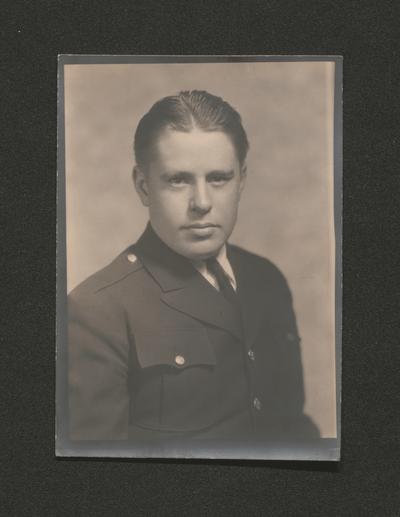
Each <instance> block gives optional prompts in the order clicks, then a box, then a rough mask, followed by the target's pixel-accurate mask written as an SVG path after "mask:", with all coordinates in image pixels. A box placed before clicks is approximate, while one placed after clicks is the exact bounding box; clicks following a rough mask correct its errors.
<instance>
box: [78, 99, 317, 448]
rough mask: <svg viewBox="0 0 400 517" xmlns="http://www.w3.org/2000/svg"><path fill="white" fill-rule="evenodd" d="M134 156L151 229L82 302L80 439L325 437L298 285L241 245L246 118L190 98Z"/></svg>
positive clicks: (159, 108) (142, 132)
mask: <svg viewBox="0 0 400 517" xmlns="http://www.w3.org/2000/svg"><path fill="white" fill-rule="evenodd" d="M134 148H135V156H136V166H135V168H134V184H135V188H136V190H137V192H138V194H139V197H140V199H141V201H142V203H143V205H144V206H146V207H148V210H149V219H150V221H149V224H148V226H147V228H146V230H145V232H144V233H143V235H142V236H141V237H140V239H139V240H138V242H137V243H136V244H134V245H133V246H131V247H130V248H128V249H127V250H126V251H124V252H123V253H121V254H120V255H119V256H118V257H117V258H116V259H115V260H114V261H113V262H112V263H111V264H110V265H109V266H107V267H106V268H104V269H103V270H101V271H99V272H97V273H96V274H94V275H93V276H92V277H90V278H89V279H87V280H86V281H85V282H83V283H82V284H81V285H80V286H78V287H77V288H76V289H75V290H74V291H73V292H72V293H71V295H70V297H69V337H68V340H69V409H70V415H69V417H70V438H71V439H76V440H85V439H90V440H92V439H101V440H104V439H115V440H121V439H133V440H134V439H148V438H157V439H166V438H170V437H174V438H179V437H182V438H193V439H199V438H211V439H237V440H246V441H247V440H252V439H261V440H267V441H270V440H277V441H280V442H282V441H284V440H291V439H298V438H306V437H310V438H311V437H318V430H317V428H316V427H315V425H314V424H313V423H312V421H311V420H310V419H309V418H308V417H307V416H306V415H304V413H303V405H304V392H303V378H302V367H301V357H300V345H299V343H300V339H299V336H298V332H297V327H296V321H295V316H294V313H293V309H292V300H291V294H290V292H289V289H288V286H287V283H286V281H285V278H284V277H283V275H282V274H281V273H280V272H279V270H278V269H277V268H276V267H275V266H274V265H273V264H271V263H270V262H269V261H267V260H266V259H264V258H260V257H258V256H255V255H253V254H251V253H248V252H247V251H244V250H242V249H240V248H238V247H236V246H231V245H229V244H228V243H227V241H228V238H229V236H230V235H231V233H232V231H233V228H234V226H235V222H236V218H237V211H238V205H239V200H240V194H241V192H242V190H243V187H244V184H245V180H246V164H245V160H246V154H247V151H248V141H247V137H246V133H245V131H244V129H243V126H242V122H241V118H240V115H239V114H238V113H237V112H236V111H235V110H234V109H233V108H232V107H231V106H230V105H229V104H228V103H226V102H224V101H223V100H222V99H221V98H219V97H215V96H213V95H211V94H209V93H207V92H205V91H191V92H181V93H180V94H179V95H176V96H170V97H166V98H164V99H162V100H160V101H159V102H157V103H156V104H155V105H154V106H153V107H152V108H151V109H150V111H149V112H148V113H147V114H146V115H145V116H144V117H143V118H142V120H141V121H140V123H139V125H138V128H137V131H136V134H135V143H134Z"/></svg>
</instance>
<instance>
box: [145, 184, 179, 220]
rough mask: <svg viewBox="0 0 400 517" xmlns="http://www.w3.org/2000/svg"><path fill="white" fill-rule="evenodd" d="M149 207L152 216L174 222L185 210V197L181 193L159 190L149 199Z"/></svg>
mask: <svg viewBox="0 0 400 517" xmlns="http://www.w3.org/2000/svg"><path fill="white" fill-rule="evenodd" d="M150 206H151V209H152V211H153V213H154V214H158V215H160V216H162V217H164V218H168V219H169V220H175V219H178V218H179V214H181V213H182V212H184V211H185V210H186V199H185V195H184V193H183V192H171V191H168V190H161V191H158V192H157V193H155V194H154V195H153V196H152V197H151V199H150Z"/></svg>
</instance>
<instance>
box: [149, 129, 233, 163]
mask: <svg viewBox="0 0 400 517" xmlns="http://www.w3.org/2000/svg"><path fill="white" fill-rule="evenodd" d="M154 161H155V164H157V165H159V166H161V167H163V168H164V169H167V170H168V169H171V170H185V171H207V170H224V169H234V168H236V167H237V166H238V165H239V164H238V160H237V156H236V152H235V148H234V146H233V144H232V141H231V139H230V137H229V136H228V135H227V134H226V133H224V132H222V131H202V130H201V129H197V128H194V129H192V130H191V131H190V132H183V131H175V130H173V129H169V128H168V129H165V130H164V131H163V132H162V133H161V135H160V137H159V138H158V141H157V144H156V153H155V160H154Z"/></svg>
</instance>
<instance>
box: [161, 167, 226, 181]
mask: <svg viewBox="0 0 400 517" xmlns="http://www.w3.org/2000/svg"><path fill="white" fill-rule="evenodd" d="M216 174H218V175H221V176H225V177H230V176H234V174H235V171H234V170H233V169H230V170H219V169H215V170H212V171H210V172H207V173H206V177H208V176H212V175H216ZM174 176H180V177H184V178H185V177H192V176H195V174H194V173H193V172H188V171H184V170H183V171H170V172H163V173H162V174H161V178H163V179H168V178H171V177H174Z"/></svg>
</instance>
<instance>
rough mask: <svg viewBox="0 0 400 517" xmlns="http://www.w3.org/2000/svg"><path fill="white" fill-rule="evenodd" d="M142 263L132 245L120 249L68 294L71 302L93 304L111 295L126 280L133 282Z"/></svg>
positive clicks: (141, 267)
mask: <svg viewBox="0 0 400 517" xmlns="http://www.w3.org/2000/svg"><path fill="white" fill-rule="evenodd" d="M142 269H143V265H142V263H141V262H140V260H139V259H138V258H137V256H136V255H135V253H134V246H133V245H132V246H129V247H128V248H126V249H125V250H124V251H122V252H121V253H120V254H119V255H118V256H117V257H116V258H115V259H114V260H113V261H112V262H110V263H109V264H108V265H107V266H105V267H104V268H102V269H100V270H99V271H97V272H95V273H94V274H92V275H91V276H89V277H88V278H87V279H86V280H84V281H83V282H82V283H80V284H79V285H78V286H77V287H75V288H74V289H73V290H72V291H71V292H70V293H69V295H68V301H69V305H71V304H76V303H78V304H85V303H88V304H93V303H95V302H96V301H101V300H105V299H108V298H110V297H112V292H113V290H115V289H121V287H122V288H123V286H124V285H125V283H126V282H127V281H129V282H132V281H133V282H135V276H137V274H138V273H139V272H140V271H141V270H142Z"/></svg>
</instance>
